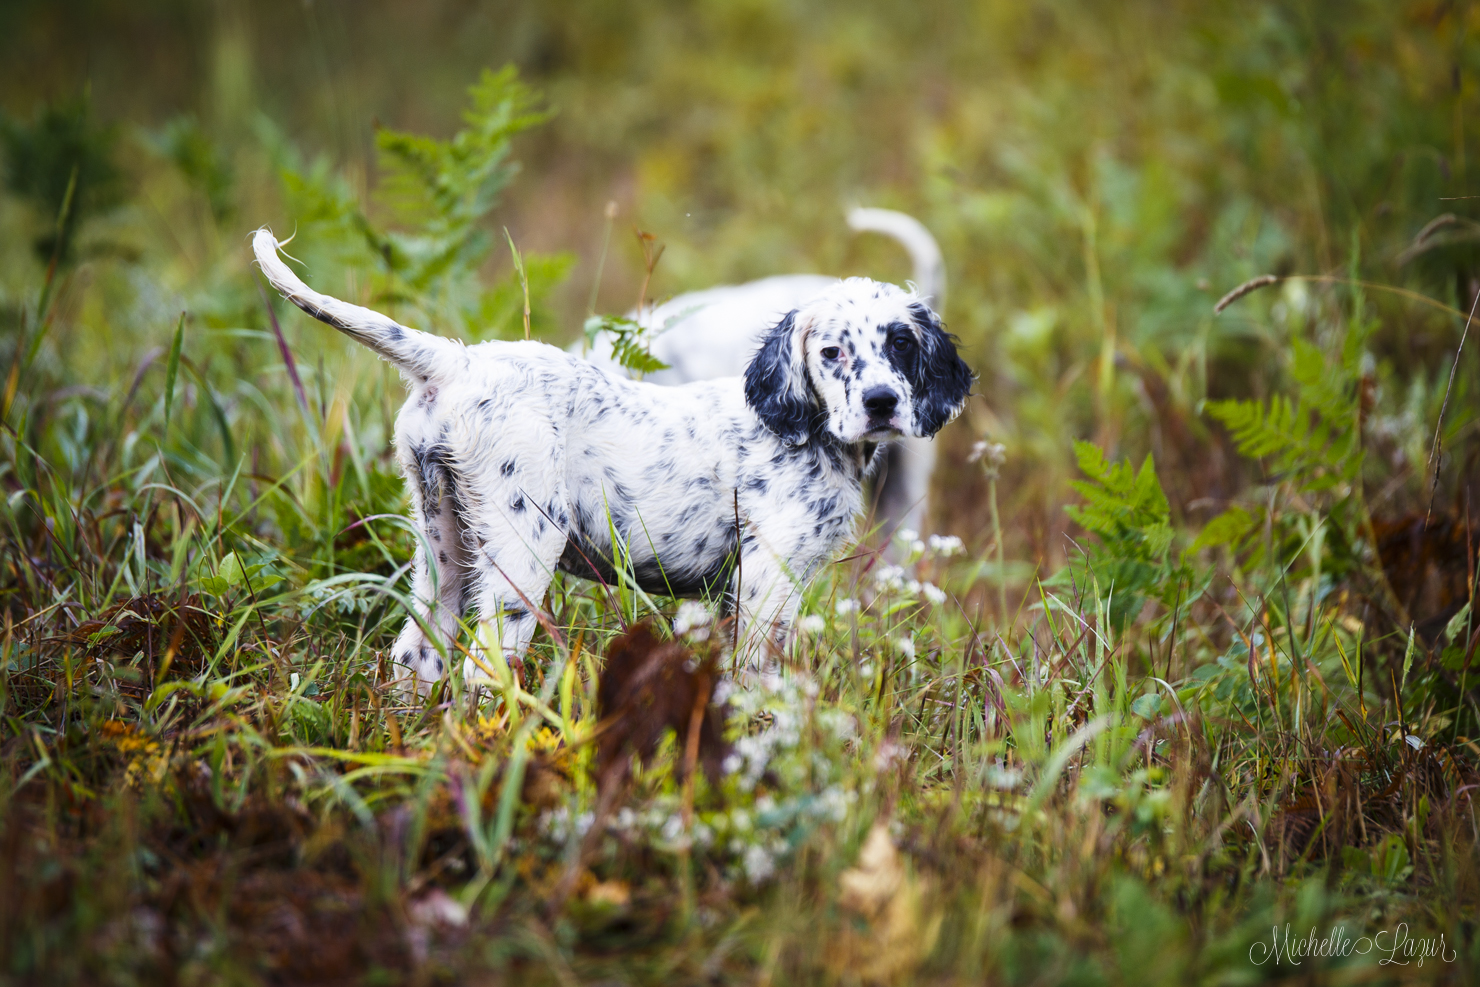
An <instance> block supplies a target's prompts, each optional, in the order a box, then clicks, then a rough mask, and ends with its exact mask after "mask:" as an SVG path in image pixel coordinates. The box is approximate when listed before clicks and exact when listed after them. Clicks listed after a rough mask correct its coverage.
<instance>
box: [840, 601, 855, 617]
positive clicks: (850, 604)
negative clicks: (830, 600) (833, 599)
mask: <svg viewBox="0 0 1480 987" xmlns="http://www.w3.org/2000/svg"><path fill="white" fill-rule="evenodd" d="M857 612H858V601H857V600H839V601H838V616H839V617H846V616H847V615H848V614H850V613H857Z"/></svg>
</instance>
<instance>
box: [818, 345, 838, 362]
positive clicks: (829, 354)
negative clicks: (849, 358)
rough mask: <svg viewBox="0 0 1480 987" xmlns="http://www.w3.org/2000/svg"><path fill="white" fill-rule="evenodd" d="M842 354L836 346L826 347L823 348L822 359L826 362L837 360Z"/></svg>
mask: <svg viewBox="0 0 1480 987" xmlns="http://www.w3.org/2000/svg"><path fill="white" fill-rule="evenodd" d="M841 352H842V350H840V349H838V348H837V347H836V346H824V347H823V348H822V358H823V359H824V360H836V359H837V358H838V354H839V353H841Z"/></svg>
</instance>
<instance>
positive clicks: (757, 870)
mask: <svg viewBox="0 0 1480 987" xmlns="http://www.w3.org/2000/svg"><path fill="white" fill-rule="evenodd" d="M741 866H742V867H744V868H745V876H746V878H747V879H749V881H750V883H751V884H759V883H760V882H762V881H764V880H765V879H766V878H768V877H770V876H771V875H772V874H773V873H775V871H776V858H775V857H773V856H771V854H770V852H769V851H768V850H766V848H765V847H760V846H751V847H746V848H745V858H744V859H743V860H742V861H741Z"/></svg>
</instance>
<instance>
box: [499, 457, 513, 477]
mask: <svg viewBox="0 0 1480 987" xmlns="http://www.w3.org/2000/svg"><path fill="white" fill-rule="evenodd" d="M516 465H517V464H516V463H515V462H514V460H512V459H505V460H504V464H503V465H502V466H500V467H499V468H498V471H499V475H500V476H513V475H514V467H515V466H516Z"/></svg>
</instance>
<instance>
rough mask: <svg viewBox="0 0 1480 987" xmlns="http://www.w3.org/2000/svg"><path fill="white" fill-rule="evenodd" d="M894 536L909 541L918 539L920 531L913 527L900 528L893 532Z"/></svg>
mask: <svg viewBox="0 0 1480 987" xmlns="http://www.w3.org/2000/svg"><path fill="white" fill-rule="evenodd" d="M894 537H895V538H898V539H899V540H900V541H902V542H905V543H909V542H914V541H919V540H920V532H918V531H916V530H915V529H914V528H900V529H899V530H898V531H896V532H895V533H894Z"/></svg>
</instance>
